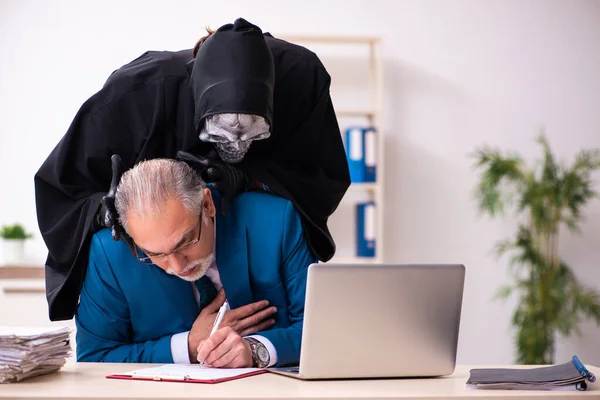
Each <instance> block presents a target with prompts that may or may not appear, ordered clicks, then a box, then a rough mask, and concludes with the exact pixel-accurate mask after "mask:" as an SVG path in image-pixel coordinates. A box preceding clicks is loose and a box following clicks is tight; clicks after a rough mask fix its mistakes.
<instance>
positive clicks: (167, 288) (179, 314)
mask: <svg viewBox="0 0 600 400" xmlns="http://www.w3.org/2000/svg"><path fill="white" fill-rule="evenodd" d="M150 270H151V271H152V273H153V274H154V278H155V279H156V281H157V282H158V283H159V286H160V287H161V288H162V291H163V294H164V297H165V298H167V299H169V302H170V303H171V304H172V306H173V313H172V315H173V318H179V319H180V320H181V322H182V323H183V325H184V326H186V329H190V328H191V324H190V321H191V323H193V322H194V321H195V320H196V317H198V306H197V305H196V299H195V298H194V292H193V291H192V284H191V283H190V282H187V281H184V280H183V279H181V278H178V277H176V276H173V275H169V274H167V273H166V272H165V271H163V270H162V269H160V268H159V267H157V266H156V265H152V266H150ZM149 295H150V296H152V297H155V296H158V295H159V294H157V293H150V294H149Z"/></svg>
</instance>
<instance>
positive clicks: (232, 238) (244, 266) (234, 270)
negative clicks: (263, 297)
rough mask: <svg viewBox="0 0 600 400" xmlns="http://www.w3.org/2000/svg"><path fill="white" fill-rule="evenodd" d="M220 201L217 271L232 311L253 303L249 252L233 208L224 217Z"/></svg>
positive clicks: (217, 199) (243, 232)
mask: <svg viewBox="0 0 600 400" xmlns="http://www.w3.org/2000/svg"><path fill="white" fill-rule="evenodd" d="M219 200H220V199H219V198H218V197H217V198H215V205H217V237H216V240H217V243H216V258H217V268H218V269H219V275H220V277H221V282H222V283H223V287H224V288H225V294H226V295H227V300H228V301H229V305H230V306H231V308H237V307H240V306H243V305H245V304H249V303H251V302H252V301H253V296H252V290H251V288H250V276H249V272H248V251H247V247H246V246H247V244H246V230H245V229H244V228H243V227H242V226H241V224H240V223H239V221H238V220H237V218H236V217H235V214H234V207H232V208H230V209H229V211H228V212H227V215H225V216H224V217H223V216H222V215H221V211H220V201H219Z"/></svg>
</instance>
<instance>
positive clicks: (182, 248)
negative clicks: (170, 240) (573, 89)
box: [133, 211, 202, 264]
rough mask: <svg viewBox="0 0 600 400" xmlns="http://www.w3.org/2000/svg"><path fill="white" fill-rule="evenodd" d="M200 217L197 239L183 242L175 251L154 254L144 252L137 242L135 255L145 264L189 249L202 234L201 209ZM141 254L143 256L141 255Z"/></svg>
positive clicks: (157, 261)
mask: <svg viewBox="0 0 600 400" xmlns="http://www.w3.org/2000/svg"><path fill="white" fill-rule="evenodd" d="M199 219H200V221H199V222H198V236H197V237H196V239H194V240H190V241H189V242H187V243H184V244H182V245H181V246H179V247H177V248H176V249H174V250H173V251H171V252H169V253H161V254H156V255H152V256H146V254H144V252H143V251H142V249H140V248H139V247H138V245H137V244H134V246H133V253H134V254H135V256H136V257H137V259H138V260H140V261H141V262H143V263H145V264H156V263H160V262H162V261H164V260H166V259H167V257H168V256H170V255H171V254H180V253H181V252H182V251H185V250H187V249H189V248H190V247H192V246H193V245H195V244H196V243H198V242H199V241H200V235H201V234H202V211H200V217H199ZM140 254H141V255H143V256H140Z"/></svg>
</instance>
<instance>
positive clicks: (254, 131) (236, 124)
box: [200, 113, 271, 163]
mask: <svg viewBox="0 0 600 400" xmlns="http://www.w3.org/2000/svg"><path fill="white" fill-rule="evenodd" d="M269 136H271V132H270V131H269V124H268V123H267V121H266V120H265V119H264V118H263V117H260V116H258V115H250V114H231V113H226V114H215V115H211V116H209V117H207V118H206V122H205V124H204V127H203V128H202V130H201V131H200V140H202V141H203V142H211V143H214V144H215V146H216V148H217V151H218V152H219V155H220V156H221V159H222V160H223V161H225V162H227V163H238V162H240V161H242V159H243V158H244V156H245V155H246V152H247V151H248V149H249V148H250V145H251V144H252V142H253V141H254V140H261V139H266V138H268V137H269Z"/></svg>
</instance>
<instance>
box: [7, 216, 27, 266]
mask: <svg viewBox="0 0 600 400" xmlns="http://www.w3.org/2000/svg"><path fill="white" fill-rule="evenodd" d="M32 236H33V235H32V234H31V233H28V232H27V231H26V230H25V228H24V227H23V225H21V224H14V225H4V226H2V229H0V239H1V242H2V253H1V254H2V264H3V265H18V264H21V263H22V262H23V259H24V245H25V240H26V239H29V238H31V237H32Z"/></svg>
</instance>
